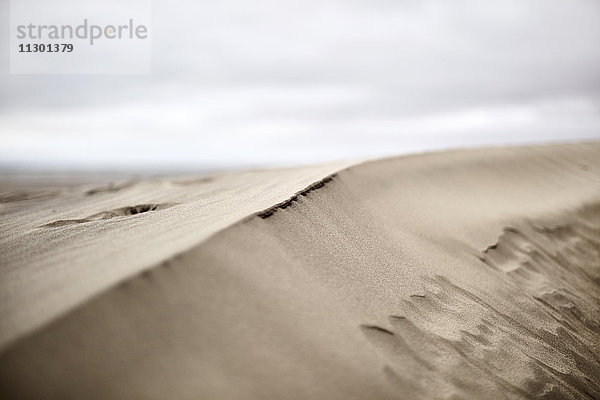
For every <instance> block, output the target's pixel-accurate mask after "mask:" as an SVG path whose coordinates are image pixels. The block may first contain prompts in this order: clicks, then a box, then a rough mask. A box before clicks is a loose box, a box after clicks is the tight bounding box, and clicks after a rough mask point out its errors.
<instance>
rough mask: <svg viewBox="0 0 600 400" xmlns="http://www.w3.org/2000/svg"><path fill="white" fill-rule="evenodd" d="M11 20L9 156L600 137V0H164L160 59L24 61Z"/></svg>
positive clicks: (142, 161)
mask: <svg viewBox="0 0 600 400" xmlns="http://www.w3.org/2000/svg"><path fill="white" fill-rule="evenodd" d="M40 1H44V0H40ZM0 4H1V8H0V17H1V18H2V20H4V21H8V18H9V1H8V0H0ZM107 12H108V13H109V12H111V10H107ZM0 26H1V27H0V29H1V33H2V41H1V42H0V53H1V57H2V59H1V60H2V65H1V69H0V88H1V90H0V163H1V164H4V165H6V164H15V165H17V164H18V165H28V166H41V167H47V166H52V167H56V166H58V167H75V168H128V167H136V168H140V167H152V168H161V167H191V168H228V167H240V166H274V165H295V164H306V163H313V162H322V161H332V160H336V159H348V158H362V157H378V156H387V155H393V154H401V153H406V152H414V151H424V150H436V149H441V148H453V147H466V146H479V145H485V144H504V143H506V144H517V143H531V142H548V141H561V140H575V139H600V72H599V71H600V2H598V1H596V0H568V1H565V0H498V1H492V0H488V1H481V0H454V1H448V0H332V1H322V0H298V1H296V0H273V1H264V0H253V1H249V0H219V1H198V0H178V1H173V0H168V1H167V0H153V1H152V27H151V37H152V74H150V75H128V76H120V75H105V76H102V75H97V76H92V75H79V76H78V75H64V76H61V75H39V76H33V75H31V76H19V75H10V74H9V59H8V49H7V46H9V41H8V36H9V29H8V24H0Z"/></svg>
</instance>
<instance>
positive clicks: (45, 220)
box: [0, 143, 600, 399]
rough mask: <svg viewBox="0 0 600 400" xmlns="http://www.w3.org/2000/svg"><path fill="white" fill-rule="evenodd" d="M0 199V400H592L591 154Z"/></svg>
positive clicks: (270, 174)
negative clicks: (3, 398) (2, 398)
mask: <svg viewBox="0 0 600 400" xmlns="http://www.w3.org/2000/svg"><path fill="white" fill-rule="evenodd" d="M2 182H3V184H2V191H1V192H0V202H1V203H0V215H1V219H0V221H1V232H2V234H1V237H0V252H1V256H0V257H1V258H0V289H1V292H0V392H1V393H3V394H6V396H7V397H6V398H15V399H16V398H18V399H29V398H31V399H40V398H50V399H54V398H56V399H71V398H73V399H79V398H99V399H100V398H106V399H138V398H140V399H167V398H168V399H171V398H173V399H175V398H176V399H199V398H202V399H204V398H206V399H249V398H256V399H271V398H272V399H448V398H456V399H458V398H473V399H481V398H490V399H504V398H506V399H521V398H544V399H569V398H574V399H590V398H600V384H599V382H600V326H599V323H600V287H599V285H600V143H586V144H569V145H554V146H539V147H522V148H498V149H483V150H465V151H451V152H445V153H433V154H424V155H415V156H408V157H399V158H391V159H383V160H375V161H369V162H362V163H339V164H332V165H326V166H316V167H305V168H298V169H287V170H273V171H254V172H246V173H239V174H225V175H220V176H215V177H198V178H185V179H183V178H177V177H175V178H160V179H159V178H156V179H141V180H137V181H122V182H117V183H114V184H105V185H97V184H96V185H92V184H85V183H80V184H69V185H67V184H59V183H56V182H54V183H53V182H48V181H46V183H45V185H41V184H40V183H39V182H37V183H36V182H35V180H33V181H30V182H29V181H28V182H23V181H22V180H15V179H10V178H7V177H5V178H3V180H2Z"/></svg>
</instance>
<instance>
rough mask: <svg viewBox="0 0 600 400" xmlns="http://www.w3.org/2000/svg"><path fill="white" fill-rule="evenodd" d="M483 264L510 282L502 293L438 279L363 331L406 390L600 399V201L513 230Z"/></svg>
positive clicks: (440, 395)
mask: <svg viewBox="0 0 600 400" xmlns="http://www.w3.org/2000/svg"><path fill="white" fill-rule="evenodd" d="M481 260H482V261H483V263H484V265H482V268H491V269H492V270H493V273H497V274H498V277H499V279H502V280H504V286H505V288H504V289H503V290H502V291H501V292H500V293H496V294H494V295H492V294H490V293H486V292H485V290H483V289H478V288H464V287H459V286H457V285H455V284H453V283H452V282H450V281H449V280H448V279H446V278H445V277H443V276H437V277H435V278H432V279H429V280H428V287H429V289H428V290H427V291H426V293H421V294H417V295H413V296H411V297H410V298H409V299H407V300H406V301H405V302H404V307H403V309H402V312H401V313H400V314H399V315H393V316H390V317H389V327H381V326H374V325H363V326H362V327H361V329H362V330H363V332H364V334H365V336H366V337H367V339H368V340H369V341H370V342H371V343H372V344H373V345H374V346H375V347H376V348H377V349H379V351H380V352H381V354H382V355H383V357H384V359H385V361H386V365H385V367H384V373H385V374H386V375H387V377H388V379H389V381H390V382H391V384H392V385H394V386H395V387H397V390H398V393H399V394H400V395H402V397H404V398H407V399H447V398H473V399H477V398H497V399H521V398H536V399H599V398H600V327H599V324H598V321H600V309H599V305H600V288H599V283H600V204H594V205H590V206H586V207H584V208H583V209H580V210H578V211H576V212H574V213H571V214H568V215H563V216H561V217H560V218H558V219H555V220H553V221H549V222H544V221H534V222H526V223H523V224H522V225H521V226H519V227H506V228H505V229H504V232H503V233H502V235H501V236H500V237H499V239H498V242H497V243H496V244H494V245H492V246H490V247H488V248H487V249H486V250H485V251H483V253H482V254H481ZM515 289H516V290H515ZM515 293H517V294H516V295H515ZM500 310H502V311H500ZM540 315H543V316H544V319H545V321H546V322H545V323H544V324H539V323H535V322H534V321H536V320H539V319H540V318H539V316H540ZM457 326H458V327H460V328H458V329H457V328H456V327H457ZM449 332H450V333H449ZM524 371H526V372H525V373H524Z"/></svg>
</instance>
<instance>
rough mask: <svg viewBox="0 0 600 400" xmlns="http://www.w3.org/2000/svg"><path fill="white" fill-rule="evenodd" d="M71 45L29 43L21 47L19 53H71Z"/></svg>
mask: <svg viewBox="0 0 600 400" xmlns="http://www.w3.org/2000/svg"><path fill="white" fill-rule="evenodd" d="M72 51H73V45H72V44H71V43H49V44H45V43H41V44H40V43H27V44H20V45H19V53H71V52H72Z"/></svg>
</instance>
